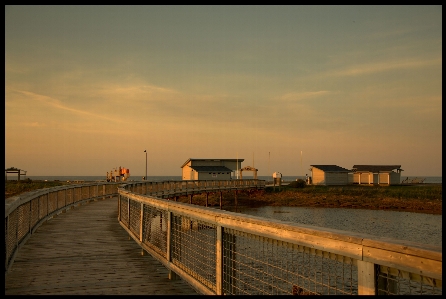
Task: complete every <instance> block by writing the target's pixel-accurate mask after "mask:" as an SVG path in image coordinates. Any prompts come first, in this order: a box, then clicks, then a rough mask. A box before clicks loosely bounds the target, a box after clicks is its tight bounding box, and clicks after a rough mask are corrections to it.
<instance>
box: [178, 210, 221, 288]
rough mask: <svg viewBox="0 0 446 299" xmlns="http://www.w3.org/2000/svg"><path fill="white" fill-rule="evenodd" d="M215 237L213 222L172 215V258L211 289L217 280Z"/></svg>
mask: <svg viewBox="0 0 446 299" xmlns="http://www.w3.org/2000/svg"><path fill="white" fill-rule="evenodd" d="M216 240H217V233H216V225H214V224H209V223H206V222H203V221H199V220H196V219H193V218H191V217H186V216H182V215H174V216H173V219H172V261H173V263H174V264H175V265H177V266H178V267H179V268H181V269H182V270H184V271H185V272H187V273H188V274H189V275H191V276H192V277H194V279H196V280H197V281H199V282H201V283H202V284H203V285H205V286H207V287H208V288H209V289H210V290H214V289H215V284H216V254H215V253H216V247H215V246H216Z"/></svg>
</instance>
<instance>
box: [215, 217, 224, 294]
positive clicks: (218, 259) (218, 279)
mask: <svg viewBox="0 0 446 299" xmlns="http://www.w3.org/2000/svg"><path fill="white" fill-rule="evenodd" d="M216 242H217V243H216V244H215V288H216V290H215V293H216V294H217V295H223V227H222V226H220V225H217V240H216Z"/></svg>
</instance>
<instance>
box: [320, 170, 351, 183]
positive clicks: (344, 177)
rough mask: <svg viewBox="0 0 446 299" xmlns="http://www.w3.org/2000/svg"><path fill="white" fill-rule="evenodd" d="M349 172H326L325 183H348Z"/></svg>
mask: <svg viewBox="0 0 446 299" xmlns="http://www.w3.org/2000/svg"><path fill="white" fill-rule="evenodd" d="M347 184H348V173H347V172H326V173H325V185H330V186H331V185H347Z"/></svg>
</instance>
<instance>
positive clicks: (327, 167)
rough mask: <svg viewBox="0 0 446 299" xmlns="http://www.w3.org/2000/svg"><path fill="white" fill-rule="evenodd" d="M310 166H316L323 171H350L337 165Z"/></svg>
mask: <svg viewBox="0 0 446 299" xmlns="http://www.w3.org/2000/svg"><path fill="white" fill-rule="evenodd" d="M310 166H312V167H316V168H317V169H320V170H322V171H325V172H351V170H348V169H345V168H343V167H341V166H338V165H310Z"/></svg>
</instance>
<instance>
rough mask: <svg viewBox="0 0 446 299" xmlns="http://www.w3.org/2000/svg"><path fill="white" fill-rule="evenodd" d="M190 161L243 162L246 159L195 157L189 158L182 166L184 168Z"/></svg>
mask: <svg viewBox="0 0 446 299" xmlns="http://www.w3.org/2000/svg"><path fill="white" fill-rule="evenodd" d="M189 161H231V162H240V163H241V162H243V161H245V159H209V158H208V159H194V158H189V159H187V161H186V162H184V163H183V165H181V168H183V167H184V166H185V165H186V164H187V163H189Z"/></svg>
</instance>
